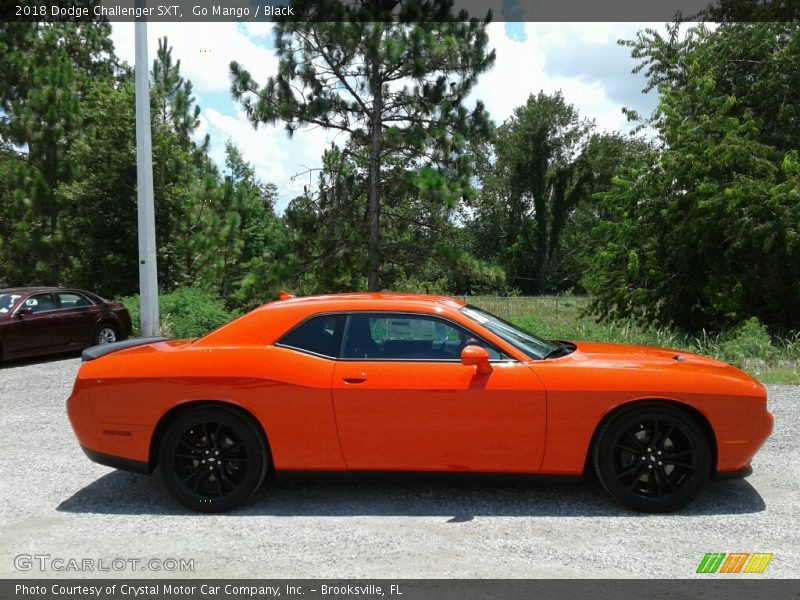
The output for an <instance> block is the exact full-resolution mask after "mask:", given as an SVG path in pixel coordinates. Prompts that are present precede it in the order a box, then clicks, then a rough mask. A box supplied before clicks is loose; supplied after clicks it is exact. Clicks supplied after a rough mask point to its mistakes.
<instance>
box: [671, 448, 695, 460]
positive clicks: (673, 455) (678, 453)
mask: <svg viewBox="0 0 800 600" xmlns="http://www.w3.org/2000/svg"><path fill="white" fill-rule="evenodd" d="M693 453H694V450H681V451H680V452H668V453H666V454H665V455H664V456H665V457H666V458H665V459H664V460H672V459H673V458H678V457H679V456H687V455H690V454H693Z"/></svg>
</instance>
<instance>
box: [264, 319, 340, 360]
mask: <svg viewBox="0 0 800 600" xmlns="http://www.w3.org/2000/svg"><path fill="white" fill-rule="evenodd" d="M346 319H347V317H346V316H345V315H320V316H318V317H312V318H311V319H309V320H308V321H306V322H305V323H303V324H302V325H300V326H299V327H296V328H294V329H292V330H291V331H290V332H289V333H287V334H286V335H284V336H283V337H282V338H281V339H280V340H278V345H279V346H287V347H289V348H295V349H297V350H304V351H306V352H312V353H313V354H321V355H322V356H329V357H331V358H336V357H337V356H338V355H339V347H340V346H341V343H342V332H343V331H344V323H345V320H346Z"/></svg>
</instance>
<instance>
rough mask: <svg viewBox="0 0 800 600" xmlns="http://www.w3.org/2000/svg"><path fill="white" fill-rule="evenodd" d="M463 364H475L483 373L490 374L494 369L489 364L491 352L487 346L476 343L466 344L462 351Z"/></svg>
mask: <svg viewBox="0 0 800 600" xmlns="http://www.w3.org/2000/svg"><path fill="white" fill-rule="evenodd" d="M461 364H462V365H466V366H468V367H471V366H473V365H474V366H475V367H477V370H478V373H480V374H481V375H488V374H489V373H491V372H492V370H493V369H492V365H490V364H489V353H488V352H487V351H486V348H481V347H480V346H475V345H470V346H464V349H463V350H462V351H461Z"/></svg>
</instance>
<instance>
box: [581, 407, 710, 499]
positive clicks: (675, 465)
mask: <svg viewBox="0 0 800 600" xmlns="http://www.w3.org/2000/svg"><path fill="white" fill-rule="evenodd" d="M593 463H594V468H595V472H596V473H597V476H598V478H599V479H600V482H601V483H602V484H603V487H605V488H606V490H608V492H609V493H610V494H611V495H612V496H614V497H615V498H616V499H617V500H619V501H620V502H622V503H623V504H625V505H626V506H629V507H630V508H633V509H635V510H639V511H643V512H653V513H658V512H670V511H674V510H677V509H679V508H681V507H682V506H684V505H685V504H686V503H687V502H689V500H691V499H692V498H693V497H694V496H695V495H696V494H697V492H698V491H699V490H700V488H701V487H702V486H703V485H704V484H705V483H706V482H707V481H708V479H709V473H710V471H711V449H710V446H709V443H708V440H707V439H706V436H705V434H704V432H703V430H702V429H701V428H700V426H699V425H698V424H697V422H696V421H695V420H694V419H693V418H692V417H691V416H689V415H688V414H686V413H684V412H683V411H681V410H678V409H676V408H673V407H670V406H668V405H666V404H657V403H653V404H648V405H643V406H639V407H637V408H632V409H629V410H626V411H624V412H622V413H620V414H619V415H617V416H616V417H614V418H613V419H611V420H609V421H608V422H607V423H605V424H604V425H603V426H602V429H601V430H600V432H599V435H598V437H597V442H596V443H595V446H594V448H593Z"/></svg>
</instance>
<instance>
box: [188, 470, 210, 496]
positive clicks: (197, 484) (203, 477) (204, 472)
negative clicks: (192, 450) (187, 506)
mask: <svg viewBox="0 0 800 600" xmlns="http://www.w3.org/2000/svg"><path fill="white" fill-rule="evenodd" d="M208 472H209V469H201V471H200V476H199V477H198V478H197V480H196V481H195V482H194V486H193V487H192V493H193V494H196V493H197V489H198V488H199V487H200V484H201V483H202V482H204V481H205V480H206V478H208Z"/></svg>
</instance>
